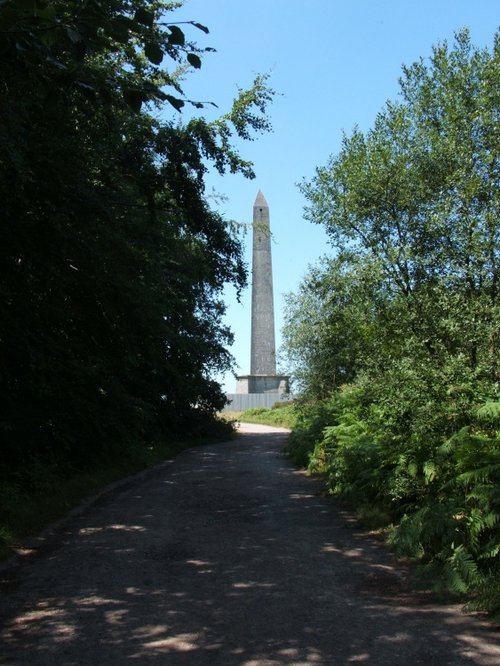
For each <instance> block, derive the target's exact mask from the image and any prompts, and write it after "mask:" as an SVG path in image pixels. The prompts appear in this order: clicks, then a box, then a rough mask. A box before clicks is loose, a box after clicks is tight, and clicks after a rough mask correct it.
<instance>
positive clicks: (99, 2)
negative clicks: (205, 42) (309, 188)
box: [0, 0, 215, 111]
mask: <svg viewBox="0 0 500 666" xmlns="http://www.w3.org/2000/svg"><path fill="white" fill-rule="evenodd" d="M177 6H179V3H176V2H164V1H160V0H156V1H154V2H153V1H148V0H128V1H121V0H111V1H103V0H89V1H88V2H80V1H78V0H52V1H51V0H26V1H24V0H4V2H3V3H2V11H1V13H0V34H1V35H2V45H1V46H0V55H1V54H2V53H6V52H7V51H8V50H9V49H11V48H15V49H16V50H18V51H19V52H20V53H22V54H23V57H24V58H25V59H26V60H27V61H29V62H31V63H32V64H34V63H36V62H37V61H38V62H41V63H44V65H50V66H51V68H52V73H51V76H55V77H57V78H59V79H64V81H65V82H66V84H67V85H73V86H77V87H79V88H80V90H84V91H86V92H87V94H88V95H98V96H100V97H101V98H102V99H103V100H108V99H109V96H110V94H112V93H113V92H114V91H115V90H116V89H119V90H121V91H122V94H123V97H124V99H125V101H126V102H127V104H129V106H131V108H133V109H134V111H138V110H139V109H140V106H141V104H143V103H146V102H158V101H167V102H169V103H170V104H171V105H172V106H173V107H174V108H175V109H176V110H180V109H181V108H182V106H184V104H185V103H186V102H191V101H190V100H186V99H185V97H184V95H183V91H182V88H181V86H180V84H179V80H178V78H177V77H176V76H175V73H169V72H168V71H167V70H166V69H165V68H164V67H163V68H161V67H160V66H161V65H162V64H164V58H165V57H168V58H170V59H171V60H173V61H175V62H176V63H178V64H180V63H182V62H185V63H187V64H188V65H189V66H191V67H193V68H195V69H200V67H201V65H202V59H201V57H200V56H202V55H203V54H204V53H207V52H211V51H214V50H215V49H213V48H211V47H205V48H200V47H198V46H196V45H195V44H194V43H192V42H190V41H188V39H187V37H186V32H185V31H186V28H184V26H186V27H188V28H189V29H191V28H195V29H196V30H198V31H201V32H203V33H205V34H208V32H209V30H208V28H207V27H206V26H204V25H202V24H201V23H198V22H197V21H182V22H179V23H173V22H162V21H161V20H160V19H161V17H163V16H164V15H165V13H166V12H168V11H171V10H172V9H174V8H175V7H177ZM180 26H183V27H180ZM110 54H113V55H112V59H113V61H114V64H115V67H114V71H113V74H112V76H111V77H110V71H109V62H108V58H109V57H110ZM169 87H170V88H173V89H174V91H175V94H171V93H167V92H166V91H165V89H166V88H169ZM191 103H192V104H194V105H195V106H197V107H198V108H200V107H202V106H203V103H199V102H191Z"/></svg>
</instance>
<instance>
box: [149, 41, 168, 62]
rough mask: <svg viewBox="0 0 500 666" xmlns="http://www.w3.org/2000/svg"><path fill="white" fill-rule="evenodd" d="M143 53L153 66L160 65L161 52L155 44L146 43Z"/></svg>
mask: <svg viewBox="0 0 500 666" xmlns="http://www.w3.org/2000/svg"><path fill="white" fill-rule="evenodd" d="M144 53H145V54H146V58H147V59H148V60H149V62H152V63H153V64H154V65H160V64H161V61H162V60H163V51H162V50H161V47H160V46H159V44H157V43H156V42H146V44H145V45H144Z"/></svg>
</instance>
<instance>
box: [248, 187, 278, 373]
mask: <svg viewBox="0 0 500 666" xmlns="http://www.w3.org/2000/svg"><path fill="white" fill-rule="evenodd" d="M250 374H251V375H276V347H275V338H274V303H273V268H272V260H271V231H270V224H269V206H268V204H267V201H266V200H265V198H264V195H263V194H262V192H261V191H260V190H259V193H258V194H257V198H256V199H255V203H254V205H253V253H252V335H251V352H250Z"/></svg>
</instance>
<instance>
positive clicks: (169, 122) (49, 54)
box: [0, 0, 272, 467]
mask: <svg viewBox="0 0 500 666" xmlns="http://www.w3.org/2000/svg"><path fill="white" fill-rule="evenodd" d="M181 4H182V3H179V2H164V1H162V0H113V1H111V2H110V1H109V0H106V1H103V0H85V2H80V1H77V0H64V1H62V0H61V1H58V0H29V1H19V0H5V1H4V2H2V3H0V34H1V36H2V39H1V40H0V42H1V43H0V56H1V57H0V88H1V97H2V102H1V105H0V196H1V199H2V222H1V243H0V389H1V393H2V396H3V399H2V405H1V408H0V410H1V413H0V443H1V450H2V461H3V464H4V465H18V464H24V463H25V462H26V461H27V460H33V459H36V458H37V457H41V456H42V457H44V458H47V456H49V457H51V456H52V457H53V459H54V460H57V461H58V462H59V461H61V460H65V461H67V462H68V464H71V465H76V466H77V467H79V466H80V467H82V466H83V467H84V466H85V465H87V464H91V462H92V464H93V463H95V460H96V459H97V458H99V457H102V456H106V455H107V454H108V453H110V454H112V455H115V453H116V451H120V452H121V454H122V455H126V454H127V451H128V450H130V449H133V448H134V447H137V446H139V447H140V446H148V442H150V441H151V440H152V439H153V438H155V437H158V436H169V437H172V436H175V434H176V433H178V432H179V431H180V430H182V431H183V433H184V436H189V435H190V434H191V435H193V434H196V433H199V432H202V431H206V429H207V427H208V426H209V424H210V423H211V422H212V419H213V415H214V414H215V412H216V411H217V410H218V409H220V408H221V407H222V405H223V404H224V401H225V397H224V395H223V394H222V391H221V387H220V386H219V385H218V384H217V383H216V382H215V380H214V377H215V375H216V373H218V372H221V371H224V370H226V369H228V368H229V367H230V366H231V364H232V358H231V356H230V354H229V353H228V351H227V347H228V344H229V343H230V341H231V339H232V333H231V331H230V330H229V329H228V328H227V327H226V326H225V325H224V324H223V323H222V315H223V313H224V310H225V306H224V303H223V301H222V298H221V294H222V289H223V286H224V285H225V284H226V283H230V284H233V285H234V286H235V287H236V288H237V289H238V290H241V289H242V288H243V286H244V285H245V281H246V267H245V265H244V262H243V258H242V251H241V246H240V242H239V240H238V238H237V237H236V236H235V235H234V233H233V232H232V230H231V227H230V225H229V224H228V222H227V221H226V220H224V219H223V218H222V217H221V216H220V215H218V214H217V213H215V212H214V211H213V210H211V209H210V207H209V205H208V203H207V199H206V198H205V195H204V174H205V172H206V170H207V168H208V166H207V165H208V164H212V165H214V166H215V167H216V168H217V169H218V170H219V171H220V172H221V173H224V172H226V171H228V172H231V173H235V172H240V173H242V174H244V175H245V176H248V177H252V176H253V172H252V167H251V164H250V163H249V162H247V161H246V160H244V159H243V158H242V157H241V156H240V155H239V154H238V152H237V151H236V150H235V149H234V147H233V146H232V137H235V136H241V137H248V136H249V135H250V133H252V132H254V131H257V132H259V131H262V130H266V129H267V128H268V120H267V118H266V117H265V109H266V105H267V104H268V102H269V101H270V100H271V98H272V91H271V90H270V89H269V88H268V87H267V84H266V77H264V76H259V77H257V78H256V80H255V81H254V84H253V86H252V87H251V89H250V90H247V91H241V92H240V95H239V97H238V98H237V99H236V100H235V102H234V106H233V108H232V109H230V110H229V111H228V112H226V113H225V114H222V115H221V117H220V118H219V119H218V120H216V121H213V122H207V121H206V120H205V119H204V118H203V117H202V116H199V117H194V118H192V119H191V120H189V121H185V122H183V121H182V117H181V116H180V115H179V111H180V110H181V109H182V107H183V106H184V105H186V104H191V106H192V107H194V108H195V109H200V110H202V109H203V103H200V102H198V101H196V100H189V99H187V98H186V96H185V95H184V93H183V89H182V85H181V82H182V76H184V75H185V74H186V71H187V70H188V69H190V70H193V71H194V70H198V69H199V68H200V67H201V64H202V58H203V56H204V54H205V53H206V52H207V51H210V50H213V49H211V48H210V47H199V46H197V45H196V44H195V43H194V42H193V41H191V39H192V36H193V35H194V36H196V35H198V36H201V37H203V38H205V34H206V33H208V28H207V27H205V26H203V25H200V24H199V23H197V22H196V21H190V22H188V23H187V24H178V23H176V21H175V10H176V9H177V8H178V7H179V6H180V5H181Z"/></svg>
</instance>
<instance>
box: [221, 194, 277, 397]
mask: <svg viewBox="0 0 500 666" xmlns="http://www.w3.org/2000/svg"><path fill="white" fill-rule="evenodd" d="M251 325H252V329H251V349H250V374H249V375H242V376H240V377H237V384H236V394H232V397H231V400H232V401H233V403H234V404H238V405H239V407H238V408H241V409H246V408H248V407H257V406H259V407H260V406H270V405H272V404H273V401H277V400H279V399H281V397H282V396H283V395H284V394H285V393H288V377H286V376H284V375H277V374H276V347H275V337H274V302H273V265H272V258H271V228H270V222H269V206H268V204H267V201H266V200H265V198H264V195H263V194H262V192H261V191H260V190H259V193H258V194H257V198H256V199H255V203H254V205H253V251H252V324H251ZM263 393H265V394H267V398H268V400H267V402H263V400H262V398H263V396H262V394H263ZM242 394H247V395H246V398H245V400H243V399H242ZM235 395H236V396H239V397H240V398H241V399H240V400H238V401H237V400H236V398H235Z"/></svg>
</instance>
